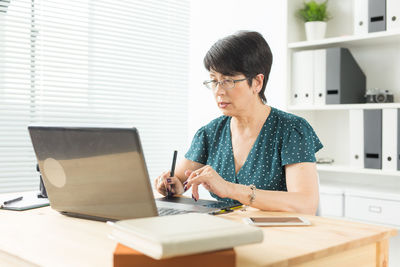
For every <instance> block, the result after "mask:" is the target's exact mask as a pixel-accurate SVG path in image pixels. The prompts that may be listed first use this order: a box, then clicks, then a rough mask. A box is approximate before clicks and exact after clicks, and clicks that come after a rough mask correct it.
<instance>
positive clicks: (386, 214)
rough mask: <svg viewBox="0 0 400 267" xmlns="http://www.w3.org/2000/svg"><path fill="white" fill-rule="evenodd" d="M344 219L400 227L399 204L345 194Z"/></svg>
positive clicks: (366, 196)
mask: <svg viewBox="0 0 400 267" xmlns="http://www.w3.org/2000/svg"><path fill="white" fill-rule="evenodd" d="M344 206H345V217H347V218H352V219H357V220H362V221H369V222H375V223H381V224H386V225H394V226H400V213H399V210H400V202H399V201H392V200H385V199H376V198H369V197H368V193H367V192H366V193H365V197H363V196H353V195H352V194H351V193H347V192H346V194H345V204H344Z"/></svg>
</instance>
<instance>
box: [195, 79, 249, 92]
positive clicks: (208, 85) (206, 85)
mask: <svg viewBox="0 0 400 267" xmlns="http://www.w3.org/2000/svg"><path fill="white" fill-rule="evenodd" d="M249 79H250V78H243V79H237V80H233V79H224V80H222V81H220V82H216V81H214V80H208V81H204V82H203V85H204V86H205V87H207V88H208V89H210V90H215V89H216V88H217V86H218V84H219V85H221V84H223V83H225V82H226V81H230V82H232V84H233V86H232V87H230V88H224V87H222V88H223V89H224V90H231V89H233V88H234V87H235V85H236V83H237V82H242V81H246V80H249ZM213 83H214V84H215V87H213V86H212V84H213Z"/></svg>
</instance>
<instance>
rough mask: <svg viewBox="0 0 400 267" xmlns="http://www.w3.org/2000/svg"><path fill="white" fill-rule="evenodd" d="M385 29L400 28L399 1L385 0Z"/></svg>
mask: <svg viewBox="0 0 400 267" xmlns="http://www.w3.org/2000/svg"><path fill="white" fill-rule="evenodd" d="M386 15H387V23H386V26H387V30H388V31H389V30H393V29H399V28H400V1H399V0H387V2H386Z"/></svg>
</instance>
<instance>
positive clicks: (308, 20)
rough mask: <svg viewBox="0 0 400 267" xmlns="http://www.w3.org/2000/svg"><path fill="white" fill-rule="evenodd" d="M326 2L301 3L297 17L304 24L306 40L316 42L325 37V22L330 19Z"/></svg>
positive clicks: (311, 1)
mask: <svg viewBox="0 0 400 267" xmlns="http://www.w3.org/2000/svg"><path fill="white" fill-rule="evenodd" d="M327 4H328V0H326V1H324V2H320V3H318V2H316V1H315V0H310V1H308V2H304V3H303V7H302V8H301V9H300V10H299V11H298V15H299V16H300V18H301V19H302V20H304V22H305V29H306V37H307V40H308V41H310V40H317V39H322V38H324V37H325V32H326V22H327V21H328V20H329V19H330V16H329V14H328V12H327Z"/></svg>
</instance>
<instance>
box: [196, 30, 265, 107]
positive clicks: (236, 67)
mask: <svg viewBox="0 0 400 267" xmlns="http://www.w3.org/2000/svg"><path fill="white" fill-rule="evenodd" d="M203 62H204V66H205V68H206V69H207V70H208V71H210V70H211V69H212V70H214V71H216V72H219V73H221V74H223V75H227V76H234V75H238V74H240V73H241V74H243V75H245V76H246V78H248V79H249V80H248V83H249V86H251V85H252V79H253V78H254V77H256V76H257V75H258V74H264V82H263V85H262V88H261V91H260V92H259V94H258V95H259V97H260V98H261V100H262V101H263V103H266V102H267V99H266V98H265V95H264V91H265V87H266V85H267V81H268V78H269V73H270V71H271V65H272V53H271V49H270V48H269V45H268V43H267V41H265V39H264V37H263V36H262V35H261V34H260V33H258V32H251V31H240V32H237V33H235V34H232V35H229V36H227V37H225V38H223V39H220V40H218V41H217V42H216V43H215V44H214V45H213V46H212V47H211V48H210V49H209V50H208V52H207V54H206V56H205V57H204V60H203Z"/></svg>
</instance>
